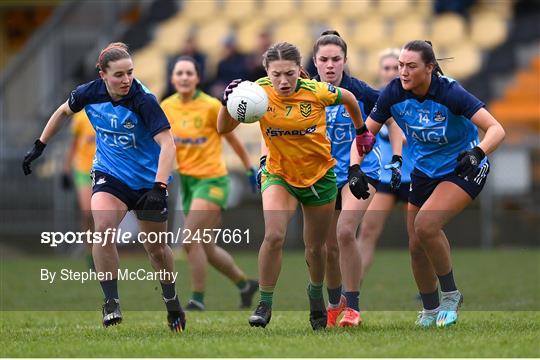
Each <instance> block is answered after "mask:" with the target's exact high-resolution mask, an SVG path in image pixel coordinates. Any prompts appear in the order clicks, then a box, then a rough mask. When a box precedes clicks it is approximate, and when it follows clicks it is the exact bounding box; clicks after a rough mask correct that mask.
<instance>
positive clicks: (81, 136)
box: [62, 111, 96, 268]
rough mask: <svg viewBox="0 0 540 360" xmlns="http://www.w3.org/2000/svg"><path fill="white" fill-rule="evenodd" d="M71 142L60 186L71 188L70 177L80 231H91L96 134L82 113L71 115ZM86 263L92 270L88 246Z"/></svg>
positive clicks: (90, 247) (90, 251)
mask: <svg viewBox="0 0 540 360" xmlns="http://www.w3.org/2000/svg"><path fill="white" fill-rule="evenodd" d="M71 133H72V135H73V140H72V142H71V145H70V147H69V148H68V151H67V154H66V159H65V162H64V174H63V180H62V186H63V188H64V189H67V188H69V187H70V186H71V177H72V176H73V180H74V183H75V189H76V190H77V200H78V202H79V210H80V222H81V230H82V231H87V230H92V229H93V221H92V213H91V212H90V200H91V198H92V178H91V176H90V172H91V170H92V162H93V160H94V155H95V153H96V132H95V131H94V128H93V127H92V124H91V123H90V120H89V119H88V116H86V113H85V112H84V111H80V112H78V113H76V114H75V115H73V121H72V126H71ZM87 247H88V263H89V265H90V267H91V268H93V267H94V266H93V263H94V262H93V260H92V245H91V244H88V245H87Z"/></svg>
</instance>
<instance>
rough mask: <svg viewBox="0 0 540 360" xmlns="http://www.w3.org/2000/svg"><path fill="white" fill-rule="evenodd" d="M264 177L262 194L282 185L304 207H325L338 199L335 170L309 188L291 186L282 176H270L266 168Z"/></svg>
mask: <svg viewBox="0 0 540 360" xmlns="http://www.w3.org/2000/svg"><path fill="white" fill-rule="evenodd" d="M262 175H263V178H262V185H261V192H264V190H266V189H267V188H268V187H269V186H270V185H280V186H283V187H284V188H285V189H287V191H288V192H289V194H291V195H292V196H294V197H295V198H296V199H297V200H298V201H299V202H300V203H301V204H303V205H308V206H317V205H324V204H328V203H330V202H332V201H334V200H335V199H336V197H337V192H338V191H337V186H336V174H335V173H334V169H330V170H328V171H327V172H326V174H325V175H324V176H323V177H322V178H320V179H319V180H317V182H316V183H315V184H313V185H312V186H310V187H307V188H299V187H295V186H291V185H289V184H288V183H287V182H286V181H285V179H283V178H282V177H281V176H279V175H274V174H270V173H269V172H268V171H267V170H266V167H265V168H263V173H262Z"/></svg>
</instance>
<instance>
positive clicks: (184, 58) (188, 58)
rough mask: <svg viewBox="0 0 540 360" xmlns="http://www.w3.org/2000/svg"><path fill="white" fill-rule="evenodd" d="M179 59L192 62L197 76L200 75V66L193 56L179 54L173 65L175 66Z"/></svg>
mask: <svg viewBox="0 0 540 360" xmlns="http://www.w3.org/2000/svg"><path fill="white" fill-rule="evenodd" d="M180 61H189V62H190V63H192V64H193V66H194V67H195V72H196V73H197V76H198V77H199V78H200V77H201V67H200V66H199V63H198V62H197V60H195V58H193V56H189V55H180V56H179V57H178V58H176V61H175V62H174V65H175V66H176V64H178V63H179V62H180Z"/></svg>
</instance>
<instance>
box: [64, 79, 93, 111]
mask: <svg viewBox="0 0 540 360" xmlns="http://www.w3.org/2000/svg"><path fill="white" fill-rule="evenodd" d="M91 85H92V83H91V82H90V83H87V84H83V85H79V86H77V88H76V89H75V90H73V91H72V92H71V94H70V95H69V99H68V106H69V108H70V109H71V111H73V112H74V113H77V112H79V111H81V110H82V109H84V107H85V106H86V105H87V104H88V92H89V89H90V86H91Z"/></svg>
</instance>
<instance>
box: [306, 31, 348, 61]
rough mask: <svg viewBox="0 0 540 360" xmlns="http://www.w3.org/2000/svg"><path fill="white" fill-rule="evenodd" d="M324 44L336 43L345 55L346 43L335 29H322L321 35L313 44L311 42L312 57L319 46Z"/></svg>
mask: <svg viewBox="0 0 540 360" xmlns="http://www.w3.org/2000/svg"><path fill="white" fill-rule="evenodd" d="M324 45H336V46H339V47H340V48H341V50H343V54H345V57H347V43H346V42H345V40H343V38H342V37H341V35H339V33H338V32H337V31H336V30H326V31H323V33H322V34H321V36H320V37H319V38H318V39H317V41H315V44H313V57H314V58H315V56H316V55H317V51H319V48H320V47H321V46H324Z"/></svg>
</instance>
